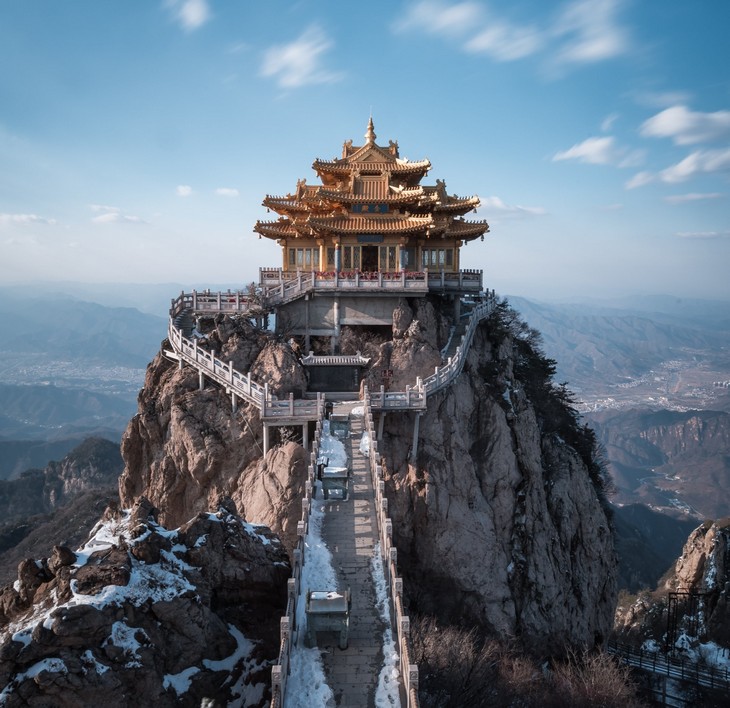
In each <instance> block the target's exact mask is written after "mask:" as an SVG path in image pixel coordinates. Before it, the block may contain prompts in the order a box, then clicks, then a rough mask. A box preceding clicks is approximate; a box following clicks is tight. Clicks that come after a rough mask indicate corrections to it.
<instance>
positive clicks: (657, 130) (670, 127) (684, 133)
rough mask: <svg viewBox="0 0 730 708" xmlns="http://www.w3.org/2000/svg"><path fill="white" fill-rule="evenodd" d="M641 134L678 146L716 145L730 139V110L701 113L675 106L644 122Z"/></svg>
mask: <svg viewBox="0 0 730 708" xmlns="http://www.w3.org/2000/svg"><path fill="white" fill-rule="evenodd" d="M640 132H641V134H642V135H644V136H647V137H652V138H671V139H672V141H673V142H674V144H675V145H694V144H696V143H705V142H714V141H717V140H722V139H724V138H727V137H729V136H730V111H715V112H714V113H702V112H699V111H691V110H689V109H688V108H687V107H686V106H682V105H680V106H672V107H671V108H667V109H665V110H663V111H661V112H660V113H657V114H656V115H655V116H652V117H651V118H649V119H648V120H646V121H644V123H643V124H642V126H641V129H640Z"/></svg>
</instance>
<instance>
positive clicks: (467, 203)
mask: <svg viewBox="0 0 730 708" xmlns="http://www.w3.org/2000/svg"><path fill="white" fill-rule="evenodd" d="M480 204H481V201H479V197H457V196H450V197H448V201H446V202H444V201H442V202H441V203H440V204H437V205H436V211H464V213H466V212H467V211H470V210H471V209H476V208H477V207H478V206H479V205H480Z"/></svg>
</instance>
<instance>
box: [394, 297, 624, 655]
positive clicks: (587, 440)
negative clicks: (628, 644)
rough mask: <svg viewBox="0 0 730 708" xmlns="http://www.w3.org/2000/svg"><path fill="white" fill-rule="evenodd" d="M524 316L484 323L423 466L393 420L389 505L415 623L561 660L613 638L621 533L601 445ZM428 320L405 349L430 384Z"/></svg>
mask: <svg viewBox="0 0 730 708" xmlns="http://www.w3.org/2000/svg"><path fill="white" fill-rule="evenodd" d="M422 309H423V308H422ZM511 317H513V313H509V311H508V310H507V309H506V308H504V307H502V308H500V309H498V311H497V312H496V313H495V314H494V315H493V316H492V317H490V318H489V319H488V320H487V321H485V322H484V323H482V324H481V325H480V326H479V328H478V330H477V332H476V334H475V338H474V342H473V345H472V347H471V349H470V351H469V354H468V358H467V361H466V364H465V367H464V370H463V372H462V373H461V375H460V376H459V377H458V379H457V380H456V381H455V383H454V384H453V385H452V386H450V387H449V388H447V389H445V390H444V391H442V392H440V393H439V394H437V395H435V396H431V397H429V405H428V410H427V411H426V412H425V413H424V414H423V415H422V417H421V420H420V436H419V438H420V442H419V447H418V451H417V455H416V456H415V462H414V461H412V459H411V458H412V452H413V451H412V445H413V426H414V414H388V417H387V418H386V425H385V426H384V429H385V431H386V432H385V434H384V440H383V443H382V447H381V452H383V454H384V455H385V460H384V462H385V468H386V470H387V474H386V493H387V495H388V499H389V511H390V514H391V517H392V518H393V522H394V538H395V542H396V545H397V547H398V549H399V560H398V562H399V568H401V569H402V571H403V574H404V577H405V587H406V590H407V592H408V593H409V595H410V598H411V610H412V611H416V612H420V613H425V614H433V615H436V616H438V617H439V618H441V619H442V620H445V621H449V622H456V623H476V624H478V625H480V626H482V627H484V628H486V629H487V630H488V631H491V632H493V633H496V634H500V635H504V636H508V637H515V638H518V639H519V640H520V641H521V642H522V644H523V645H524V646H526V647H527V648H529V649H531V650H533V651H535V652H537V653H542V654H556V653H560V652H562V651H563V650H564V649H565V648H566V647H568V646H585V647H590V646H593V645H595V644H600V643H602V642H603V641H604V640H605V639H606V638H607V637H608V634H609V631H610V628H611V623H612V616H613V609H614V606H615V600H616V557H615V552H614V543H613V534H612V529H611V524H610V521H609V518H608V516H607V512H606V504H605V503H603V501H602V487H601V483H602V479H601V470H600V467H599V466H598V465H597V463H596V461H595V455H594V453H595V450H594V443H595V439H594V438H593V437H592V435H591V431H589V430H586V429H584V428H582V427H581V426H580V424H579V422H578V420H577V414H575V412H574V411H573V410H572V409H571V408H570V405H569V400H568V399H569V397H568V396H567V393H566V392H565V391H564V390H563V389H562V388H560V387H556V386H554V385H553V384H552V383H551V382H550V381H549V373H551V362H550V361H549V360H546V359H545V358H544V357H543V356H541V354H540V353H539V350H538V349H536V347H535V346H534V345H533V344H534V342H533V340H534V339H535V338H536V335H535V333H531V332H528V331H526V330H525V329H524V327H522V328H520V326H517V324H516V323H515V322H512V323H511V324H509V323H507V320H509V319H510V318H511ZM399 319H400V321H401V322H403V323H405V321H407V319H408V318H407V317H402V316H401V317H400V318H399ZM416 321H417V318H416V317H415V316H414V318H413V320H412V322H411V323H409V324H408V326H407V327H406V328H405V330H404V328H403V325H399V332H398V333H397V334H396V337H395V338H394V341H393V344H392V353H391V356H390V362H391V365H394V364H393V362H398V367H399V369H401V370H402V371H403V372H409V371H410V372H413V371H416V372H418V373H420V371H419V369H420V366H419V364H418V361H419V357H420V352H421V351H422V348H421V345H422V333H421V331H420V330H419V329H417V328H415V327H414V326H413V322H416ZM429 331H432V332H433V331H434V329H433V328H431V327H429ZM436 331H437V330H436ZM437 344H440V342H436V341H432V342H431V343H430V347H431V350H432V351H433V350H435V349H436V347H437ZM543 369H544V371H543ZM411 375H413V374H411Z"/></svg>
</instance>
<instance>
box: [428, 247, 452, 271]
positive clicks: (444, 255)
mask: <svg viewBox="0 0 730 708" xmlns="http://www.w3.org/2000/svg"><path fill="white" fill-rule="evenodd" d="M421 264H422V266H423V267H424V268H439V269H447V268H453V267H454V249H453V248H424V249H423V250H422V251H421Z"/></svg>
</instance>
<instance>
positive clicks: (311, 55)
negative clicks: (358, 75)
mask: <svg viewBox="0 0 730 708" xmlns="http://www.w3.org/2000/svg"><path fill="white" fill-rule="evenodd" d="M332 46H333V43H332V41H331V40H330V39H329V38H328V37H327V35H326V34H325V33H324V31H323V30H322V29H321V28H320V27H319V26H317V25H311V26H310V27H308V28H307V29H306V30H304V32H303V33H302V34H301V35H300V36H299V37H298V38H297V39H295V40H294V41H293V42H290V43H289V44H279V45H276V46H274V47H270V48H269V49H267V50H266V52H265V53H264V58H263V62H262V65H261V76H265V77H267V78H274V79H275V80H276V82H277V83H278V84H279V86H281V87H282V88H298V87H300V86H306V85H308V84H328V83H334V82H336V81H340V80H341V79H342V77H343V74H342V73H341V72H333V71H329V70H328V69H326V68H324V66H323V63H322V62H323V59H324V54H325V53H326V52H328V51H329V50H330V49H331V48H332Z"/></svg>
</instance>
